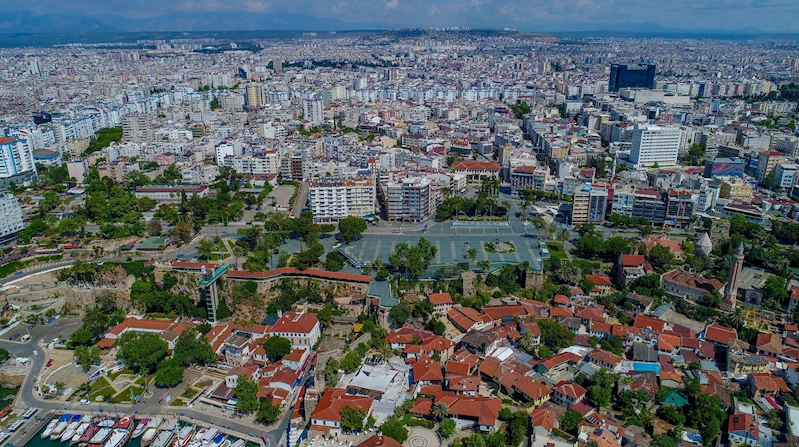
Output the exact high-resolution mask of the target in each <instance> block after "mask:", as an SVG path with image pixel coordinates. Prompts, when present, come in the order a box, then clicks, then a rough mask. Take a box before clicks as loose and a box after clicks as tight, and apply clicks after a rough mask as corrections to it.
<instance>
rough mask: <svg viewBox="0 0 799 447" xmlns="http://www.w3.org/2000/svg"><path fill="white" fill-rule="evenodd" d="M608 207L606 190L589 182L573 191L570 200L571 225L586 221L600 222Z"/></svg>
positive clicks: (603, 218)
mask: <svg viewBox="0 0 799 447" xmlns="http://www.w3.org/2000/svg"><path fill="white" fill-rule="evenodd" d="M607 208H608V190H607V189H606V188H604V187H602V186H592V185H591V184H590V183H588V184H586V185H585V186H584V187H583V188H581V189H579V190H577V191H575V192H574V198H573V201H572V218H571V223H572V225H581V224H584V223H587V222H602V221H603V220H605V212H606V210H607Z"/></svg>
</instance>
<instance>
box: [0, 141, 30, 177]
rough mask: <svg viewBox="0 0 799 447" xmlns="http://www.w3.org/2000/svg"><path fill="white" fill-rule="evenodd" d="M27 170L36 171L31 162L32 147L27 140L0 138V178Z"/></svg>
mask: <svg viewBox="0 0 799 447" xmlns="http://www.w3.org/2000/svg"><path fill="white" fill-rule="evenodd" d="M29 171H33V172H36V165H35V164H34V162H33V148H31V145H30V144H28V140H20V139H16V138H0V178H4V177H13V176H15V175H17V174H22V173H24V172H29Z"/></svg>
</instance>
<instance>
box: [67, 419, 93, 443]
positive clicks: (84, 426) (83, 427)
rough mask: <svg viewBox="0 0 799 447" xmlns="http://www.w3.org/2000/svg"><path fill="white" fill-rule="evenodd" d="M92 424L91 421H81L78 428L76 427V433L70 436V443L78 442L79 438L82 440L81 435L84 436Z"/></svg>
mask: <svg viewBox="0 0 799 447" xmlns="http://www.w3.org/2000/svg"><path fill="white" fill-rule="evenodd" d="M90 425H92V424H91V422H83V423H81V424H80V425H79V426H78V428H76V429H75V434H74V435H72V437H71V438H69V443H70V445H71V444H74V443H76V442H78V440H80V438H81V436H83V434H84V433H86V429H87V428H89V426H90Z"/></svg>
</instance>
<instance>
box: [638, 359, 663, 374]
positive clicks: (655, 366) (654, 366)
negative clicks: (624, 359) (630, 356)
mask: <svg viewBox="0 0 799 447" xmlns="http://www.w3.org/2000/svg"><path fill="white" fill-rule="evenodd" d="M633 371H640V372H653V373H655V374H660V364H659V363H646V362H633Z"/></svg>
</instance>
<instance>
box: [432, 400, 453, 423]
mask: <svg viewBox="0 0 799 447" xmlns="http://www.w3.org/2000/svg"><path fill="white" fill-rule="evenodd" d="M432 414H433V417H434V418H435V419H437V420H439V421H443V420H444V419H446V418H447V416H449V407H448V406H447V404H445V403H444V402H436V403H435V404H433V409H432Z"/></svg>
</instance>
